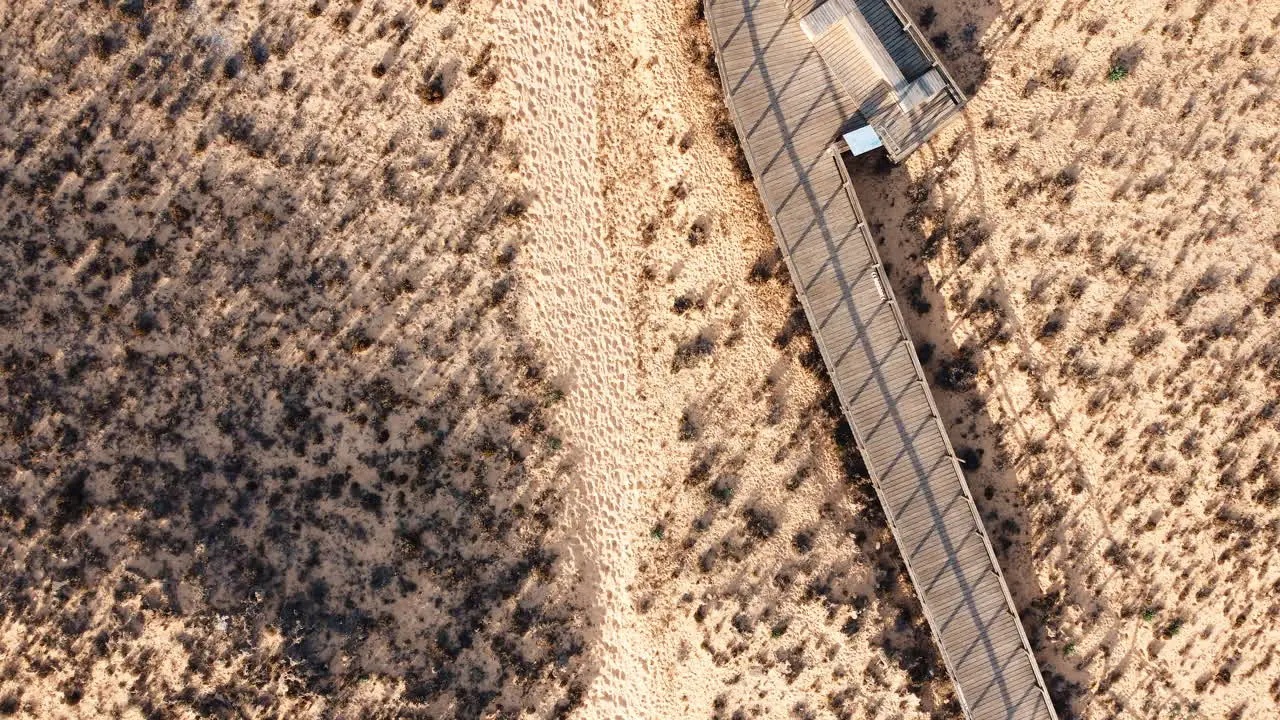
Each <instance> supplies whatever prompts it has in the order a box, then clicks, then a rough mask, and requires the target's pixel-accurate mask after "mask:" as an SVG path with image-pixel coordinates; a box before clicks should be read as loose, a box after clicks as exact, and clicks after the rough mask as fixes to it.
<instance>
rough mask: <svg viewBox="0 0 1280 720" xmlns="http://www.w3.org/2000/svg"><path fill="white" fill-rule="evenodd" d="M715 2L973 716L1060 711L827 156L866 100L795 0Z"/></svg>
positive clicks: (744, 100) (860, 225)
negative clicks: (823, 52) (841, 76)
mask: <svg viewBox="0 0 1280 720" xmlns="http://www.w3.org/2000/svg"><path fill="white" fill-rule="evenodd" d="M868 1H869V0H860V4H866V2H868ZM705 3H706V15H707V22H708V25H709V26H710V28H711V35H712V39H713V41H714V42H715V47H716V59H717V63H718V64H719V69H720V75H721V79H722V80H723V82H724V86H725V94H726V97H727V99H728V105H729V108H730V110H731V112H732V114H733V118H734V123H735V124H736V126H737V129H738V135H739V139H740V141H741V143H742V148H743V151H744V152H745V154H746V156H747V159H748V162H749V163H750V165H751V169H752V172H753V173H754V174H755V180H756V183H757V186H758V188H759V190H760V195H761V197H762V199H763V201H764V205H765V208H766V210H767V211H768V214H769V217H770V220H771V222H772V224H773V231H774V234H775V235H776V236H777V240H778V244H779V245H780V246H781V248H782V250H783V254H784V256H785V258H786V261H787V266H788V268H789V269H790V271H791V277H792V280H793V281H794V282H795V285H796V289H797V291H798V294H799V296H800V301H801V303H802V304H803V305H804V310H805V313H806V314H807V315H808V317H809V322H810V324H811V325H812V326H813V332H814V336H815V338H816V339H817V342H818V347H819V348H820V350H821V351H822V357H823V359H824V360H825V361H826V365H827V370H828V372H829V373H830V375H831V380H832V382H833V383H834V385H835V388H836V392H837V393H838V394H839V397H840V404H841V407H842V408H843V410H844V414H845V416H846V417H847V418H848V420H849V424H850V425H851V426H852V428H853V433H854V437H855V439H856V440H857V443H858V446H859V449H860V450H861V451H862V454H863V456H864V457H865V458H866V462H867V467H868V468H869V469H870V471H871V477H872V481H873V484H874V485H875V489H876V493H877V495H878V496H879V498H880V502H881V503H882V504H883V505H884V510H885V515H886V516H887V517H888V519H889V526H890V529H891V530H892V531H893V534H894V537H895V538H896V539H897V542H898V547H899V548H900V549H901V551H902V555H903V557H904V558H905V559H906V565H907V569H908V571H909V572H910V574H911V579H912V582H914V584H915V587H916V590H917V592H918V593H919V596H920V602H921V605H922V606H923V608H924V613H925V616H926V618H927V619H928V622H929V626H930V628H931V629H932V632H933V636H934V640H935V642H936V643H937V645H938V648H939V650H940V651H941V655H942V658H943V661H944V662H945V664H946V666H947V670H948V671H949V672H950V673H951V677H952V678H953V679H954V680H955V685H956V690H957V693H958V695H959V699H960V703H961V706H962V707H963V708H964V712H965V714H966V715H967V716H968V717H969V718H972V719H974V720H988V719H996V718H1000V719H1005V720H1023V719H1026V720H1033V719H1037V718H1038V719H1042V720H1056V716H1055V714H1054V711H1053V708H1052V705H1051V704H1050V701H1049V696H1048V693H1047V692H1046V691H1045V688H1044V681H1043V679H1042V678H1041V677H1040V670H1039V668H1038V667H1037V666H1036V662H1035V658H1034V656H1033V655H1032V652H1031V647H1030V644H1029V643H1028V642H1027V638H1026V635H1025V634H1024V633H1023V630H1022V625H1021V623H1020V622H1019V620H1018V616H1017V612H1016V609H1015V608H1014V606H1013V601H1012V599H1011V598H1010V597H1009V591H1008V588H1007V587H1006V585H1005V581H1004V576H1003V575H1002V574H1001V572H1000V566H999V564H998V562H997V561H996V557H995V553H994V552H993V551H992V549H991V543H990V541H989V540H988V538H987V534H986V531H985V530H984V529H983V527H982V521H981V518H980V516H979V514H978V511H977V509H976V508H975V506H974V504H973V500H972V498H971V496H970V494H969V488H968V486H967V485H966V484H965V480H964V476H963V475H962V474H961V471H960V466H959V464H958V463H957V461H956V458H955V454H954V452H953V450H952V448H951V443H950V441H949V440H948V439H947V435H946V432H945V429H944V428H943V426H942V422H941V420H940V419H939V417H938V411H937V408H936V407H935V406H934V403H933V398H932V396H931V395H930V393H929V387H928V385H927V384H926V381H925V377H924V373H923V371H922V370H921V368H920V364H919V361H918V360H917V359H916V355H915V349H914V348H913V347H912V344H911V341H910V339H909V338H908V336H907V328H906V325H905V324H904V323H903V320H902V316H901V314H900V313H899V310H898V306H897V304H896V302H895V301H894V298H893V291H892V289H891V288H890V287H889V283H888V281H887V278H886V276H885V274H884V269H883V268H882V266H881V264H880V258H879V256H878V254H877V252H876V249H875V243H874V242H873V241H872V238H871V235H870V232H869V231H868V229H867V226H866V223H865V222H864V219H863V215H862V211H861V208H860V207H859V206H858V201H857V198H856V196H855V195H854V192H853V188H852V187H851V186H850V184H849V178H848V176H847V175H846V172H845V168H844V164H843V162H842V161H841V160H840V158H839V156H838V155H837V154H834V153H833V152H831V151H830V148H831V147H832V146H833V143H835V141H836V139H837V138H838V137H839V135H840V132H841V131H842V130H843V129H844V128H845V127H846V126H847V124H848V122H849V119H850V118H851V117H852V116H853V115H854V114H855V113H857V112H858V107H857V106H856V104H855V103H854V102H853V101H852V100H851V99H850V98H849V97H848V96H847V95H846V94H845V93H844V91H843V90H842V89H841V87H840V83H838V82H837V81H836V80H835V79H834V78H832V77H831V75H830V73H829V72H828V69H827V67H826V66H825V65H824V63H823V61H822V59H821V58H820V57H819V55H818V53H817V51H816V50H815V49H814V46H813V44H812V43H811V42H810V40H809V39H808V38H806V36H805V34H804V33H803V31H802V30H801V28H800V25H799V22H798V18H797V17H795V16H793V15H792V14H791V12H790V11H789V10H788V8H787V5H786V4H785V0H705Z"/></svg>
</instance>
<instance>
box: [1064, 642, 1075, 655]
mask: <svg viewBox="0 0 1280 720" xmlns="http://www.w3.org/2000/svg"><path fill="white" fill-rule="evenodd" d="M1062 654H1063V655H1065V656H1067V657H1071V656H1072V655H1075V654H1076V644H1075V643H1073V642H1069V643H1067V644H1066V645H1065V646H1064V647H1063V648H1062Z"/></svg>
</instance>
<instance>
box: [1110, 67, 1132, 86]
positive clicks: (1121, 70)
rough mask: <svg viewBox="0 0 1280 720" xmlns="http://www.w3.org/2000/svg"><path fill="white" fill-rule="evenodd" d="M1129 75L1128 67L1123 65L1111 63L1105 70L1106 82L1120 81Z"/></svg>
mask: <svg viewBox="0 0 1280 720" xmlns="http://www.w3.org/2000/svg"><path fill="white" fill-rule="evenodd" d="M1127 77H1129V68H1127V67H1125V66H1124V65H1112V66H1111V69H1110V70H1108V71H1107V82H1120V81H1121V80H1123V79H1125V78H1127Z"/></svg>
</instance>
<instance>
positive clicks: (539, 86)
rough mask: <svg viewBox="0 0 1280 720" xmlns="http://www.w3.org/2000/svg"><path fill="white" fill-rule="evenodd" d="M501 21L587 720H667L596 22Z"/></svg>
mask: <svg viewBox="0 0 1280 720" xmlns="http://www.w3.org/2000/svg"><path fill="white" fill-rule="evenodd" d="M496 16H497V18H498V22H499V25H500V26H506V27H508V28H512V29H513V30H512V32H509V33H505V34H504V40H503V46H502V52H504V53H505V54H506V55H507V57H508V58H509V60H510V62H509V63H507V65H508V66H509V67H511V68H512V75H511V77H510V80H511V84H510V86H509V87H510V89H511V90H512V95H513V99H512V103H513V107H514V108H515V112H514V116H513V129H514V130H515V131H516V132H517V133H518V134H520V136H521V139H522V141H523V143H524V147H525V155H524V159H523V161H522V170H521V172H522V174H523V175H524V176H525V177H526V178H527V180H528V181H529V182H530V183H531V184H532V185H533V186H534V187H535V188H536V192H537V200H536V201H535V202H534V203H533V206H532V208H531V210H530V222H529V241H530V242H529V245H528V248H529V249H528V252H527V254H526V263H527V265H528V270H529V272H528V275H527V277H528V282H527V283H526V286H525V288H524V291H525V295H526V299H525V302H524V303H523V308H524V313H525V317H524V322H525V323H527V329H528V330H529V332H530V334H532V335H533V336H534V337H536V338H538V339H539V340H540V342H541V343H542V344H543V347H544V350H545V352H546V356H547V357H548V359H549V360H550V362H551V364H552V367H553V371H554V372H556V373H557V374H559V375H560V377H561V378H562V380H563V388H564V390H565V394H566V398H565V403H564V407H563V409H562V410H561V411H560V413H559V415H558V420H559V423H558V424H559V427H560V429H561V431H562V432H563V433H564V434H565V438H564V440H565V443H566V446H567V447H569V448H570V449H571V452H572V453H573V456H574V457H576V469H575V470H574V471H573V472H572V473H571V476H572V483H573V484H572V486H571V487H570V488H568V489H567V493H566V516H567V522H568V523H569V529H570V535H571V537H572V538H573V539H572V540H571V541H570V547H568V548H566V553H567V555H568V557H569V559H570V561H571V563H572V564H573V566H574V568H575V570H576V571H577V572H578V573H579V574H580V576H581V579H582V590H583V598H582V601H583V602H584V604H586V605H587V607H588V608H589V616H588V621H589V622H590V623H591V625H592V627H591V628H590V630H589V631H588V633H587V637H588V638H589V647H590V648H591V652H592V653H593V655H592V659H593V661H594V663H595V665H596V668H595V669H596V673H595V676H594V678H593V681H592V685H591V687H590V688H589V689H588V691H587V695H586V698H585V706H584V708H583V711H582V715H581V716H584V717H601V718H606V717H607V718H641V717H650V716H652V717H669V716H670V715H669V713H667V712H664V711H663V710H662V706H661V704H657V703H662V702H666V700H665V697H666V693H662V692H659V691H658V688H656V687H655V686H654V678H653V675H654V669H653V667H652V666H651V660H650V657H651V654H652V653H651V651H650V649H651V646H650V645H649V643H647V642H645V641H644V640H643V639H642V637H640V635H642V634H641V633H637V632H636V628H637V627H640V623H639V622H638V618H637V613H636V612H635V609H634V605H633V602H632V599H631V597H630V591H629V589H628V588H629V586H630V585H631V583H632V582H633V580H634V578H635V576H636V572H637V558H636V554H635V549H636V548H637V546H639V545H641V544H642V543H643V540H644V538H643V535H642V534H641V533H642V529H643V528H644V527H645V521H644V518H643V517H642V516H641V513H642V512H643V509H644V508H645V507H647V506H648V504H649V503H648V502H646V500H645V498H646V493H647V492H652V488H653V487H654V486H655V484H656V483H655V474H656V472H657V469H656V468H655V466H654V462H653V460H652V458H654V457H655V455H656V451H657V445H656V443H655V442H654V440H653V438H654V433H653V432H652V431H651V429H647V428H644V427H641V425H642V423H643V420H644V418H646V417H650V416H651V414H650V413H649V412H647V411H646V409H645V408H644V407H643V403H642V401H641V400H639V398H640V397H642V393H641V392H640V384H641V383H640V379H639V378H638V377H637V375H638V371H637V362H636V348H635V346H634V342H633V338H634V337H635V335H636V333H635V332H634V330H633V328H631V327H630V325H631V320H630V318H629V316H628V313H627V303H626V301H625V293H626V288H627V284H626V278H624V277H619V274H618V273H616V272H615V261H614V258H612V257H611V255H610V249H609V247H608V243H607V241H606V232H605V228H606V220H605V208H604V204H603V200H602V173H601V170H600V168H599V167H598V165H597V161H596V154H597V145H598V133H597V123H598V121H599V120H598V115H597V103H596V99H595V96H594V94H595V92H596V88H597V84H598V81H599V68H598V64H597V63H596V61H595V48H594V36H595V35H596V34H597V29H598V28H597V22H598V20H597V18H596V15H595V12H594V10H592V8H591V7H590V6H589V4H588V3H586V2H576V3H573V4H572V5H567V4H566V3H564V2H561V1H559V0H543V1H541V2H530V3H525V2H521V3H505V4H504V5H503V6H501V7H500V8H499V9H498V12H497V14H496ZM655 698H664V699H663V700H660V701H657V703H655V700H654V699H655ZM638 700H639V702H637V701H638Z"/></svg>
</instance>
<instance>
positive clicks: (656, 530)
mask: <svg viewBox="0 0 1280 720" xmlns="http://www.w3.org/2000/svg"><path fill="white" fill-rule="evenodd" d="M664 534H666V529H665V528H663V527H662V524H661V523H659V524H657V525H654V526H653V529H652V530H650V531H649V535H650V536H651V537H652V538H653V539H654V540H661V539H662V536H663V535H664Z"/></svg>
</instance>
